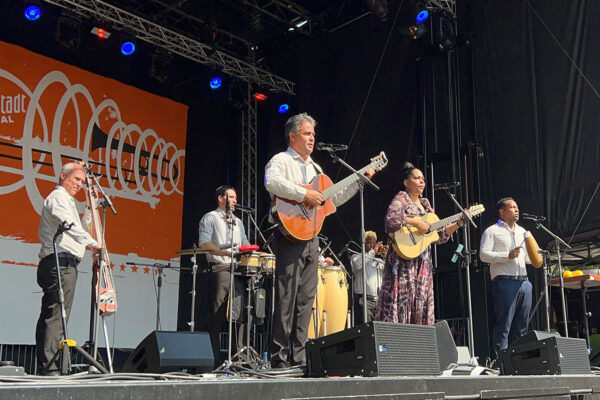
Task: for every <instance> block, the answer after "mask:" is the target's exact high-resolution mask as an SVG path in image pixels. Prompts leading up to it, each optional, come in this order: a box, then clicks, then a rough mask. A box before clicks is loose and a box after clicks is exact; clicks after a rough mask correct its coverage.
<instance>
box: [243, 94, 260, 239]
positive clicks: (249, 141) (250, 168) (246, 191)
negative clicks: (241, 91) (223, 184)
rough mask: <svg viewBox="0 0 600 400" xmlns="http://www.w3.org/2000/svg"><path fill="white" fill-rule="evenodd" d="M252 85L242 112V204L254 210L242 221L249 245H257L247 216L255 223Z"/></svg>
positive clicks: (246, 215)
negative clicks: (245, 228)
mask: <svg viewBox="0 0 600 400" xmlns="http://www.w3.org/2000/svg"><path fill="white" fill-rule="evenodd" d="M252 92H253V90H252V85H250V84H248V92H247V99H248V102H247V106H246V107H245V108H244V109H243V110H242V202H243V204H245V205H247V206H250V207H252V208H254V211H248V212H244V213H243V214H242V221H243V222H244V226H246V227H247V229H248V230H247V232H246V233H247V237H248V240H249V241H250V243H258V237H257V232H256V226H255V225H254V223H253V222H252V221H251V218H250V216H249V215H248V214H250V215H251V216H252V218H253V219H254V221H256V216H257V215H256V206H257V205H258V194H257V176H258V171H257V166H256V160H257V158H256V153H257V149H258V140H257V137H258V127H257V121H258V118H257V114H258V110H257V107H256V99H255V98H254V96H252Z"/></svg>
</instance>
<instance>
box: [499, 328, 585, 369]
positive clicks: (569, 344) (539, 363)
mask: <svg viewBox="0 0 600 400" xmlns="http://www.w3.org/2000/svg"><path fill="white" fill-rule="evenodd" d="M499 361H500V373H501V375H562V374H589V373H590V360H589V358H588V351H587V344H586V342H585V340H584V339H575V338H565V337H561V336H560V335H558V334H553V333H547V332H541V331H531V332H529V333H527V334H526V335H525V336H523V337H520V338H519V339H517V340H515V341H514V342H513V343H512V344H511V345H509V346H508V348H507V349H504V350H502V351H501V352H500V355H499Z"/></svg>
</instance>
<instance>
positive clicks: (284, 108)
mask: <svg viewBox="0 0 600 400" xmlns="http://www.w3.org/2000/svg"><path fill="white" fill-rule="evenodd" d="M289 109H290V106H289V105H288V104H282V105H280V106H279V109H278V110H277V111H279V114H285V113H286V112H288V110H289Z"/></svg>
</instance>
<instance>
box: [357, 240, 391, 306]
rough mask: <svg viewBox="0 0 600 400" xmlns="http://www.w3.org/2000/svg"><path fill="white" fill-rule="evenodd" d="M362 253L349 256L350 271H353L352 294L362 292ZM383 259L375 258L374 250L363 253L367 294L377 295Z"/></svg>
mask: <svg viewBox="0 0 600 400" xmlns="http://www.w3.org/2000/svg"><path fill="white" fill-rule="evenodd" d="M361 258H362V254H354V255H353V256H352V257H351V258H350V264H351V265H352V273H354V294H363V293H364V292H363V272H362V260H361ZM383 265H384V261H383V260H382V259H381V258H375V250H373V249H371V250H369V251H368V252H366V253H365V268H366V270H367V296H374V297H375V296H378V295H379V288H380V287H381V273H382V271H383Z"/></svg>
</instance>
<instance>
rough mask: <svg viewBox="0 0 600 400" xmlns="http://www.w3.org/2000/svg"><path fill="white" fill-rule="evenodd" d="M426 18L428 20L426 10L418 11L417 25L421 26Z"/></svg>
mask: <svg viewBox="0 0 600 400" xmlns="http://www.w3.org/2000/svg"><path fill="white" fill-rule="evenodd" d="M427 18H429V11H427V10H422V11H419V13H418V14H417V18H416V21H417V24H422V23H423V22H425V21H427Z"/></svg>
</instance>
